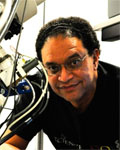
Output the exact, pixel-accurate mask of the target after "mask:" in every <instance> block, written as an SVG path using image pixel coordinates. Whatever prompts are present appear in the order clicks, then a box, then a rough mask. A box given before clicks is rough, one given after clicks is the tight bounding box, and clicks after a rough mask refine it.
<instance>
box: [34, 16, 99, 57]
mask: <svg viewBox="0 0 120 150" xmlns="http://www.w3.org/2000/svg"><path fill="white" fill-rule="evenodd" d="M59 34H62V35H63V36H64V37H77V38H78V39H80V40H82V42H83V45H84V47H85V48H86V49H87V50H88V54H89V55H92V54H93V51H94V49H95V48H97V49H98V50H99V51H100V44H99V41H98V40H97V36H96V33H95V32H94V30H93V29H92V27H91V25H90V24H89V22H88V21H86V20H84V19H82V18H79V17H68V18H58V19H55V20H52V21H50V22H48V23H47V24H46V25H44V26H43V27H42V28H41V30H40V32H39V34H38V37H37V40H36V52H37V56H38V58H39V59H40V60H42V58H41V49H42V47H43V45H44V43H45V41H46V40H47V38H48V37H51V36H57V35H59Z"/></svg>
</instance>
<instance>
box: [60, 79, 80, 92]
mask: <svg viewBox="0 0 120 150" xmlns="http://www.w3.org/2000/svg"><path fill="white" fill-rule="evenodd" d="M81 82H82V81H80V82H78V83H74V84H71V85H64V86H60V87H59V89H61V90H67V91H71V90H74V89H75V88H76V87H77V86H78V85H79V84H80V83H81Z"/></svg>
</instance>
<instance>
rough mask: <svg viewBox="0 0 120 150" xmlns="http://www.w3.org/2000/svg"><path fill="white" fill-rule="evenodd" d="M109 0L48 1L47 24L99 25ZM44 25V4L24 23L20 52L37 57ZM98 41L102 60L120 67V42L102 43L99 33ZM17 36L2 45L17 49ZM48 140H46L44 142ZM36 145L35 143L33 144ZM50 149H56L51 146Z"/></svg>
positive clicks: (45, 147)
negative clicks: (62, 20) (65, 20)
mask: <svg viewBox="0 0 120 150" xmlns="http://www.w3.org/2000/svg"><path fill="white" fill-rule="evenodd" d="M107 13H108V0H46V11H45V22H46V23H47V22H48V21H50V20H52V19H55V18H58V17H67V16H79V17H82V18H85V19H87V20H88V21H89V22H90V23H91V25H92V26H94V25H96V24H99V23H101V22H103V21H105V20H106V19H108V14H107ZM42 25H43V4H41V5H40V6H38V13H37V15H36V16H34V17H33V18H31V19H30V20H28V21H27V22H26V23H24V30H23V32H22V36H21V41H20V44H19V49H18V50H19V52H21V53H23V54H26V55H29V56H32V57H35V56H36V53H35V46H34V45H35V40H36V37H37V34H38V31H39V29H40V28H41V26H42ZM97 35H98V39H99V40H100V44H101V51H102V52H101V57H100V59H101V60H103V61H106V62H109V63H112V64H115V65H118V66H120V61H119V54H120V50H119V47H120V44H119V43H120V41H115V42H102V41H101V33H100V32H97ZM16 42H17V36H14V38H12V39H11V40H8V41H7V42H6V41H3V42H2V45H3V47H4V48H6V50H8V51H9V49H10V48H9V46H10V45H12V46H14V47H16ZM47 140H48V139H47V138H46V135H45V138H44V141H47ZM33 143H34V142H33ZM33 143H32V144H31V145H30V146H29V147H28V149H29V150H35V146H34V145H33ZM49 149H50V150H53V149H54V148H53V147H51V148H50V145H49ZM44 150H48V142H47V144H46V142H45V144H44Z"/></svg>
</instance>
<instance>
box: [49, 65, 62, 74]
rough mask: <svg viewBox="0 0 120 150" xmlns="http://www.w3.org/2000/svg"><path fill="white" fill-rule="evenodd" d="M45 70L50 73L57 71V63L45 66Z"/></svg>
mask: <svg viewBox="0 0 120 150" xmlns="http://www.w3.org/2000/svg"><path fill="white" fill-rule="evenodd" d="M47 70H48V71H49V72H51V73H57V72H58V71H59V66H58V65H51V66H48V67H47Z"/></svg>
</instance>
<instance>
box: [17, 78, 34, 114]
mask: <svg viewBox="0 0 120 150" xmlns="http://www.w3.org/2000/svg"><path fill="white" fill-rule="evenodd" d="M25 80H26V81H27V82H28V84H29V85H30V88H31V89H32V94H33V97H32V101H31V103H30V104H29V105H28V106H27V107H26V108H25V109H24V110H22V111H20V112H19V113H18V114H16V115H15V117H18V116H20V115H21V114H23V113H24V112H26V111H27V110H28V109H29V108H30V107H31V106H32V105H33V103H34V100H35V91H34V89H33V86H32V84H31V83H30V82H29V80H28V79H27V78H25Z"/></svg>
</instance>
